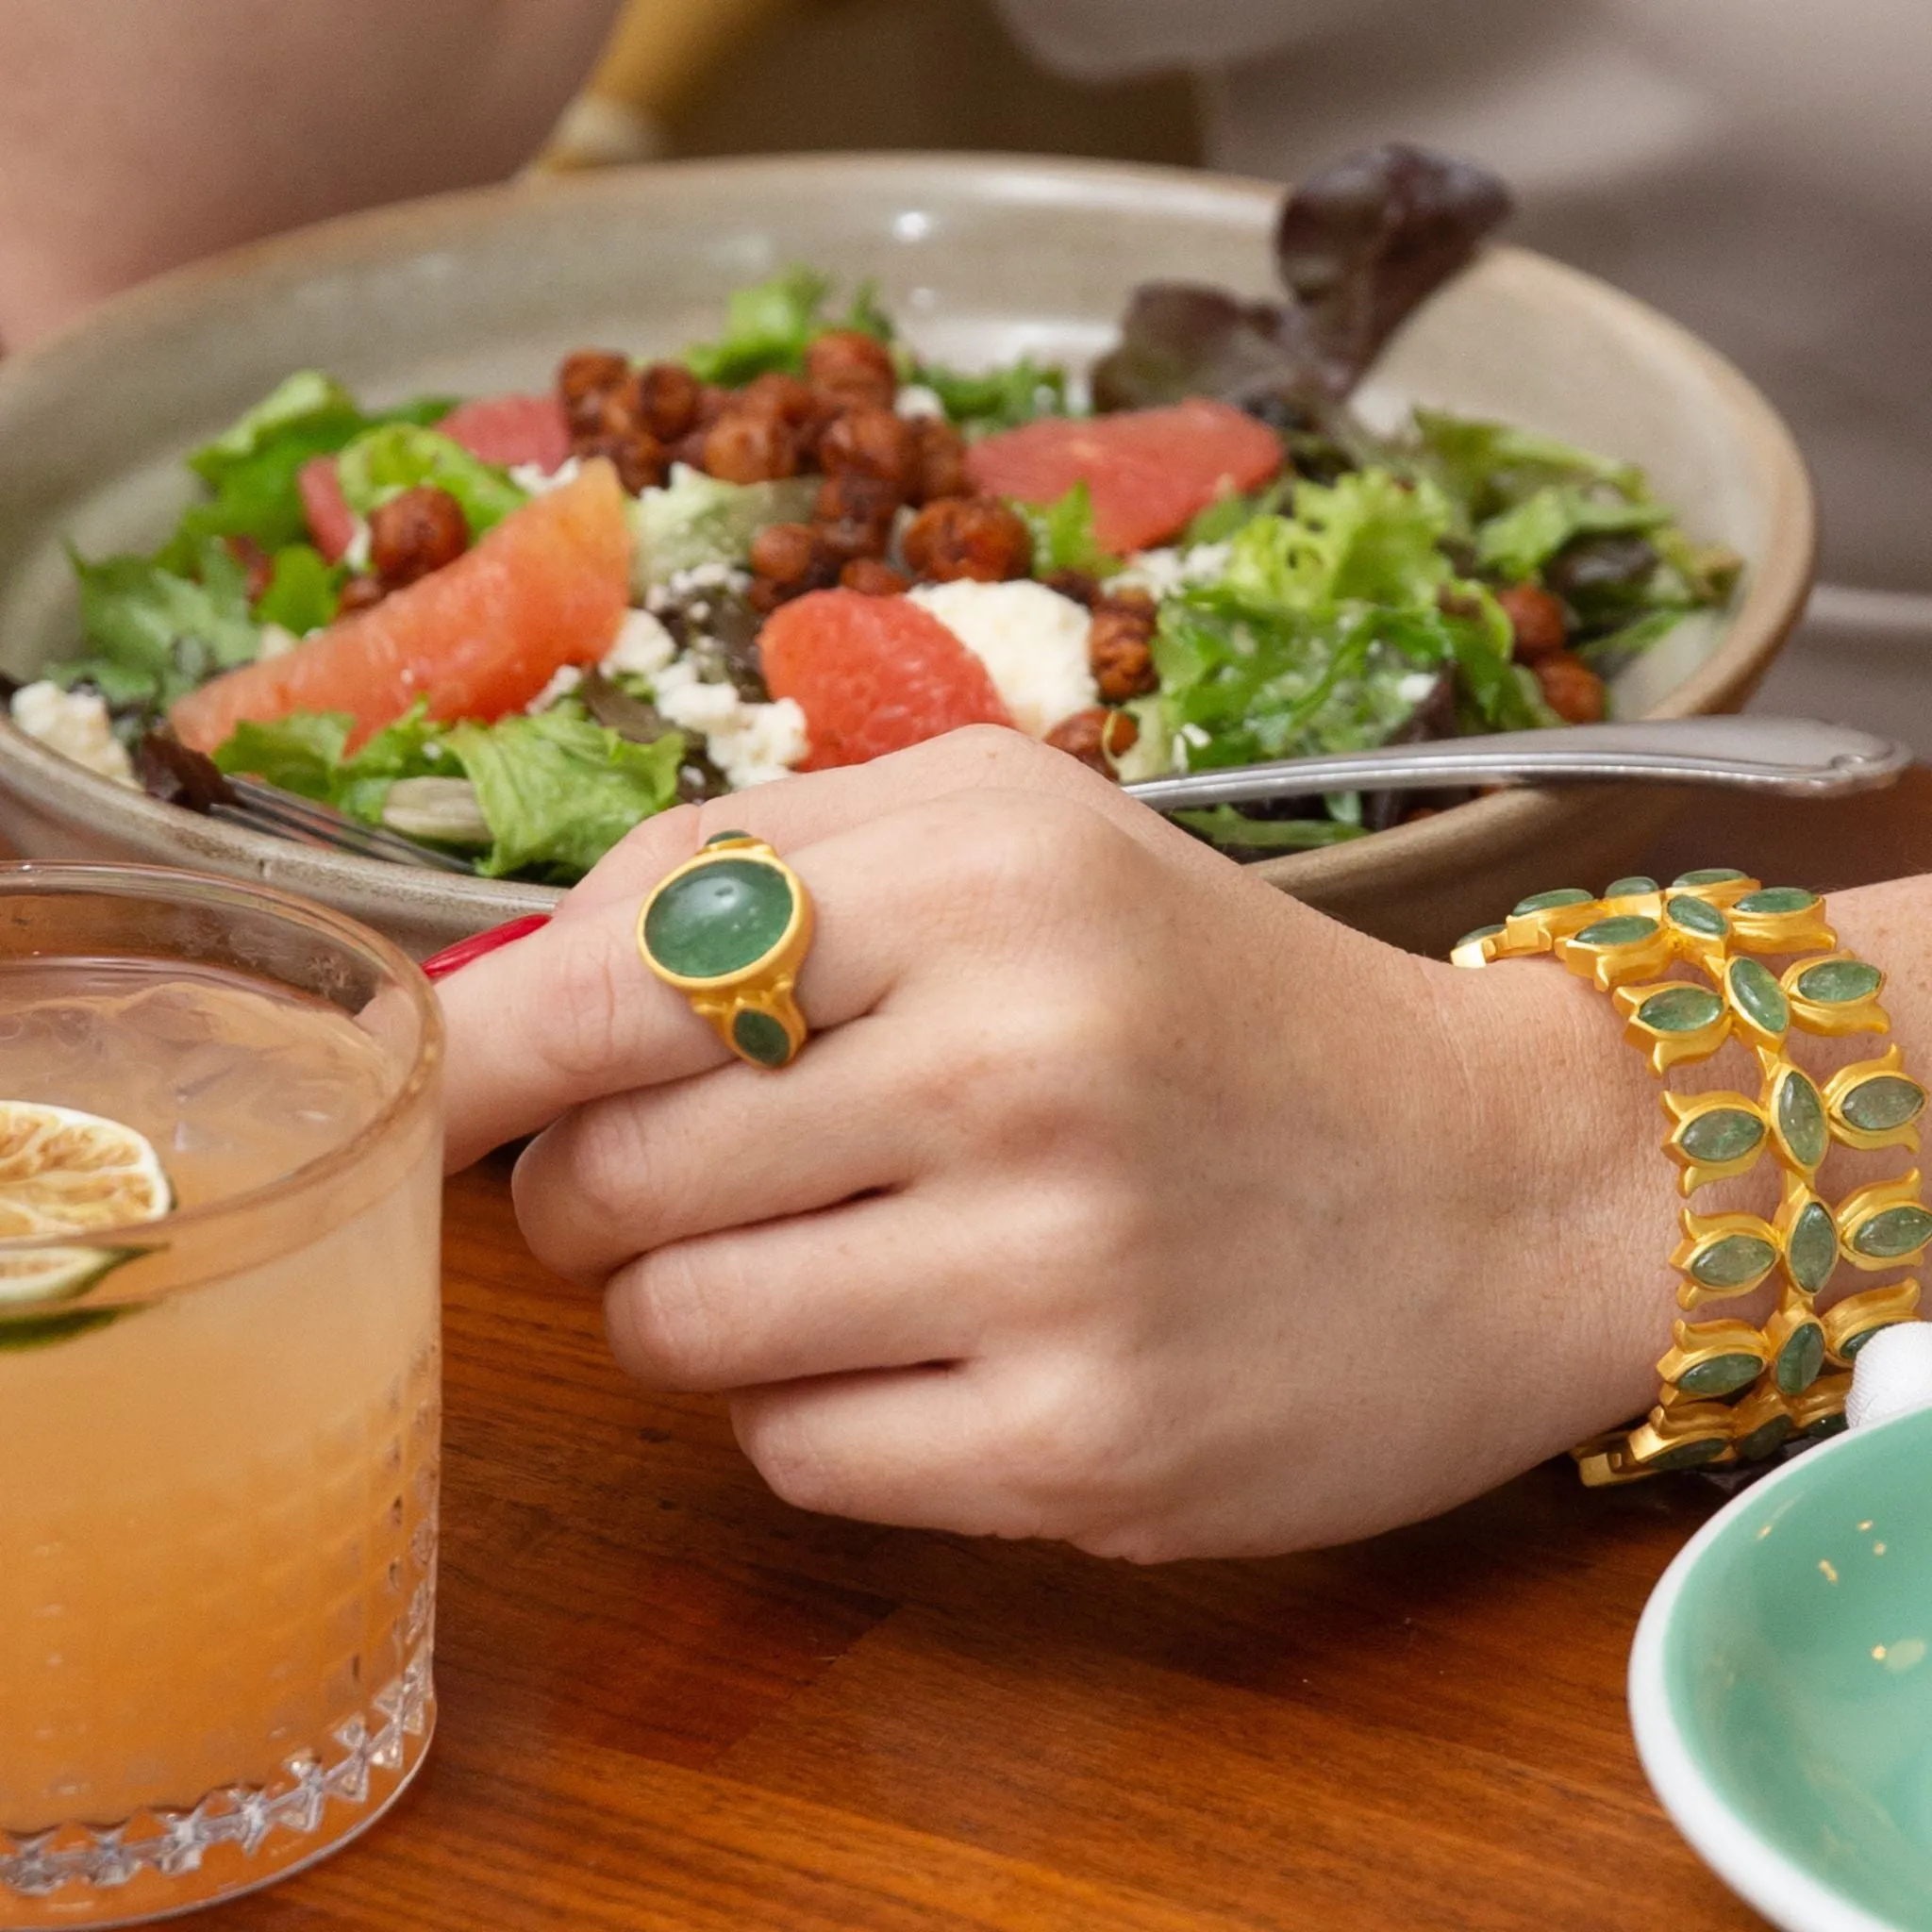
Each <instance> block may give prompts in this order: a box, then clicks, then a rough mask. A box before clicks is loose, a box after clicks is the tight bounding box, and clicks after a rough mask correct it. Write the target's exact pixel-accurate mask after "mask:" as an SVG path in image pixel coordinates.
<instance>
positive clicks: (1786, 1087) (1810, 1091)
mask: <svg viewBox="0 0 1932 1932" xmlns="http://www.w3.org/2000/svg"><path fill="white" fill-rule="evenodd" d="M1777 1124H1778V1131H1779V1132H1780V1133H1781V1134H1783V1135H1784V1137H1785V1145H1786V1146H1787V1147H1789V1148H1790V1150H1791V1152H1792V1153H1793V1154H1794V1155H1795V1156H1796V1157H1797V1158H1798V1160H1799V1161H1800V1162H1801V1163H1802V1164H1803V1165H1804V1166H1806V1167H1816V1166H1817V1165H1818V1163H1819V1162H1820V1161H1821V1160H1823V1159H1824V1149H1825V1145H1826V1140H1825V1127H1824V1101H1822V1100H1821V1099H1820V1098H1819V1097H1818V1090H1817V1088H1815V1087H1814V1086H1813V1085H1812V1084H1811V1082H1810V1081H1809V1079H1807V1077H1806V1075H1805V1074H1786V1075H1785V1077H1784V1078H1783V1079H1782V1080H1780V1081H1779V1082H1778V1089H1777Z"/></svg>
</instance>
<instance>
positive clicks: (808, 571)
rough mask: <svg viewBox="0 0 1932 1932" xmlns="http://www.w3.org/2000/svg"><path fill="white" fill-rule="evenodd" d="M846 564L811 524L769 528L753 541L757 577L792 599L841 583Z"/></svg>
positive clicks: (753, 556) (753, 558)
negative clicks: (792, 597) (842, 569)
mask: <svg viewBox="0 0 1932 1932" xmlns="http://www.w3.org/2000/svg"><path fill="white" fill-rule="evenodd" d="M844 561H845V558H842V557H841V556H839V555H838V554H837V553H836V552H835V551H834V550H833V548H832V547H831V545H830V544H828V543H827V542H826V541H825V539H824V535H823V534H822V533H821V532H820V531H818V530H816V529H814V528H813V527H812V526H811V525H809V524H768V525H766V526H765V527H764V528H763V529H762V530H760V531H759V532H758V535H757V537H755V538H754V539H753V540H752V546H751V567H752V570H753V571H754V573H755V574H756V575H758V576H759V577H761V578H764V579H765V580H767V581H768V582H770V583H771V584H772V585H773V586H774V588H776V589H777V590H779V591H784V592H787V593H788V594H791V595H796V594H798V593H799V592H801V591H822V590H825V589H827V588H829V587H830V586H831V585H833V584H835V583H837V582H838V581H839V570H840V566H841V564H842V563H843V562H844Z"/></svg>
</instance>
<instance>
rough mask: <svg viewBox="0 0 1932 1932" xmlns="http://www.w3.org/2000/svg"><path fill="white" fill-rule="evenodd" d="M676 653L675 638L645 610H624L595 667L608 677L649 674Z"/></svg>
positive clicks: (645, 675) (654, 671)
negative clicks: (599, 661)
mask: <svg viewBox="0 0 1932 1932" xmlns="http://www.w3.org/2000/svg"><path fill="white" fill-rule="evenodd" d="M676 656H677V640H676V639H675V638H674V637H673V636H672V635H671V633H670V632H669V631H668V630H666V629H665V628H664V625H662V624H661V623H660V622H659V621H658V618H656V617H655V616H653V615H652V613H651V612H650V611H648V610H627V611H625V617H624V622H623V623H622V624H620V625H618V626H617V639H616V641H615V642H614V643H613V644H612V645H611V646H610V648H609V650H608V651H607V652H606V653H605V654H604V661H603V662H602V663H601V664H600V665H599V666H598V667H597V668H598V669H599V670H600V671H602V672H603V674H604V675H605V676H607V677H625V676H628V677H649V676H651V675H654V674H655V673H657V672H659V671H661V670H663V668H664V667H665V665H667V664H668V663H670V661H671V660H672V658H675V657H676Z"/></svg>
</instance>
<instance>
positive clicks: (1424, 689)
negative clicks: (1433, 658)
mask: <svg viewBox="0 0 1932 1932" xmlns="http://www.w3.org/2000/svg"><path fill="white" fill-rule="evenodd" d="M1435 688H1436V674H1435V673H1434V672H1433V671H1411V672H1410V673H1409V674H1408V675H1407V676H1406V677H1398V678H1397V679H1396V680H1395V695H1396V696H1397V697H1399V698H1400V699H1401V700H1402V702H1403V703H1404V704H1405V705H1419V704H1421V703H1422V701H1423V700H1424V698H1425V697H1427V696H1428V694H1429V693H1430V692H1431V691H1434V690H1435Z"/></svg>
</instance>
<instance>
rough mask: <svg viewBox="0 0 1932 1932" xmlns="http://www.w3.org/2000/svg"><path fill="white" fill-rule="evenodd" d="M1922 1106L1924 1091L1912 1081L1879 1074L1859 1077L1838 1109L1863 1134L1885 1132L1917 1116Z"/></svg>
mask: <svg viewBox="0 0 1932 1932" xmlns="http://www.w3.org/2000/svg"><path fill="white" fill-rule="evenodd" d="M1924 1109H1925V1090H1924V1088H1923V1087H1921V1086H1920V1085H1919V1083H1918V1082H1917V1081H1916V1080H1907V1079H1903V1078H1901V1077H1900V1076H1899V1075H1898V1074H1879V1075H1878V1076H1877V1077H1876V1078H1875V1079H1871V1080H1860V1081H1859V1082H1858V1084H1857V1086H1856V1087H1854V1088H1853V1089H1852V1091H1850V1092H1849V1093H1847V1094H1846V1095H1845V1097H1844V1103H1843V1105H1842V1107H1841V1108H1840V1112H1841V1113H1842V1114H1843V1115H1844V1117H1845V1119H1846V1120H1848V1121H1849V1122H1850V1123H1851V1124H1852V1125H1853V1126H1855V1127H1857V1128H1858V1129H1859V1131H1860V1132H1862V1133H1867V1134H1889V1133H1890V1131H1891V1130H1892V1129H1893V1128H1894V1127H1903V1126H1906V1125H1907V1124H1909V1123H1911V1122H1913V1121H1915V1120H1917V1119H1918V1117H1919V1116H1920V1114H1922V1113H1923V1112H1924Z"/></svg>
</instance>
